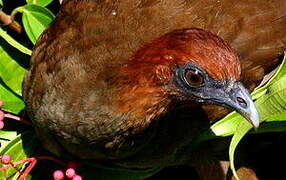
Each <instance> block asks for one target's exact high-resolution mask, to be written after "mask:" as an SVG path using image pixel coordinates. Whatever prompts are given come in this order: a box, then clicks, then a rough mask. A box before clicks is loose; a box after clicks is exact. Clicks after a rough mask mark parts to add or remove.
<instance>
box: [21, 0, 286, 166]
mask: <svg viewBox="0 0 286 180" xmlns="http://www.w3.org/2000/svg"><path fill="white" fill-rule="evenodd" d="M285 10H286V2H285V1H283V0H274V1H271V2H268V1H267V2H266V1H251V0H241V1H234V0H204V1H202V0H195V1H190V0H126V1H116V0H84V1H80V0H65V1H63V4H62V7H61V9H60V11H59V13H58V15H57V17H56V19H55V20H54V21H53V22H52V23H51V25H50V26H49V28H47V29H46V30H45V31H44V33H43V34H42V35H41V37H40V38H39V40H38V41H37V43H36V45H35V47H34V50H33V54H32V58H31V67H30V70H29V72H28V73H27V75H26V76H25V79H24V82H23V98H24V101H25V103H26V106H27V107H26V111H27V112H28V115H29V117H30V119H31V121H32V123H33V126H34V128H35V131H36V135H37V137H38V138H39V139H40V140H41V142H42V144H43V146H44V147H45V148H46V149H47V150H48V151H50V152H51V153H53V154H55V155H57V156H63V155H65V154H71V155H72V156H75V157H77V158H79V159H85V160H95V161H96V163H99V164H110V165H112V166H116V167H120V168H127V169H152V168H156V167H162V166H169V165H176V164H188V163H189V162H188V161H192V160H193V159H194V160H198V159H199V157H200V156H199V155H198V156H197V154H196V153H193V152H189V153H187V154H182V153H181V152H182V151H183V150H182V149H183V148H184V147H186V146H188V145H190V144H191V143H192V141H193V139H194V138H195V136H196V135H197V134H198V133H200V132H201V131H202V130H204V129H207V128H209V127H210V121H212V120H214V119H218V118H220V117H222V116H223V115H225V112H224V111H223V110H222V111H220V110H221V109H220V108H221V107H227V108H228V109H231V110H235V111H237V112H238V113H240V114H241V115H242V116H244V117H245V118H246V119H247V120H248V121H249V122H250V123H251V124H252V125H253V127H254V128H258V126H259V114H258V112H257V109H256V107H255V104H254V102H253V100H252V99H251V96H250V93H249V90H250V91H251V90H253V89H254V88H255V87H256V86H257V85H258V84H259V83H260V82H261V80H262V79H263V77H264V75H265V74H267V73H269V72H270V71H272V70H273V69H274V68H275V67H276V66H277V65H278V64H279V62H280V61H279V57H280V56H281V55H282V53H283V50H284V49H285V47H286V33H285V30H284V27H285V25H286V14H285V12H286V11H285ZM221 112H222V113H221ZM202 156H204V155H202ZM208 157H209V156H208ZM178 159H180V160H178ZM198 161H199V162H202V160H198Z"/></svg>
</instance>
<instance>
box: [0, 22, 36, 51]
mask: <svg viewBox="0 0 286 180" xmlns="http://www.w3.org/2000/svg"><path fill="white" fill-rule="evenodd" d="M0 36H1V37H2V38H3V39H5V41H7V42H8V43H9V44H10V45H11V46H13V47H14V48H16V49H18V50H19V51H21V52H22V53H24V54H27V55H31V54H32V51H31V50H30V49H28V48H26V47H25V46H23V45H22V44H20V43H18V42H17V41H16V40H15V39H13V38H12V37H11V36H9V35H8V34H7V33H6V32H5V31H4V30H3V29H2V28H0Z"/></svg>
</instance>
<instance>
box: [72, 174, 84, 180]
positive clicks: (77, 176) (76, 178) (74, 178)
mask: <svg viewBox="0 0 286 180" xmlns="http://www.w3.org/2000/svg"><path fill="white" fill-rule="evenodd" d="M72 180H82V177H81V176H80V175H75V176H74V177H73V178H72Z"/></svg>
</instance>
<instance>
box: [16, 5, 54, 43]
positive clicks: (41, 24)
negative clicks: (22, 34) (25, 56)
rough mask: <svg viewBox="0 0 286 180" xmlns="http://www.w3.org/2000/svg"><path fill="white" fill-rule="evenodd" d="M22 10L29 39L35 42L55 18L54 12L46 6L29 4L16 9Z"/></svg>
mask: <svg viewBox="0 0 286 180" xmlns="http://www.w3.org/2000/svg"><path fill="white" fill-rule="evenodd" d="M16 11H17V12H22V13H23V16H22V22H23V25H24V28H25V31H26V33H27V35H28V37H29V39H30V40H31V41H32V42H33V43H34V44H35V43H36V41H37V39H38V38H39V36H40V35H41V34H42V32H43V31H44V30H45V29H46V28H47V27H48V25H49V24H50V23H51V22H52V21H53V20H54V18H55V16H54V14H53V13H52V12H51V11H50V10H48V9H47V8H45V7H41V6H38V5H33V4H28V5H25V6H21V7H19V8H17V9H16Z"/></svg>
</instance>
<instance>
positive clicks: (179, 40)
mask: <svg viewBox="0 0 286 180" xmlns="http://www.w3.org/2000/svg"><path fill="white" fill-rule="evenodd" d="M128 67H129V68H131V69H133V70H134V71H133V77H134V78H137V81H138V82H140V81H141V83H145V85H144V86H146V88H147V87H148V86H149V87H150V86H157V87H162V89H163V90H164V92H166V94H167V95H168V96H169V97H171V98H172V99H176V100H179V101H190V102H192V103H194V104H201V103H203V104H217V105H221V106H226V107H228V108H231V109H233V110H235V111H237V112H238V113H240V114H241V115H242V116H244V117H245V118H246V119H247V120H248V121H250V122H251V123H252V125H253V126H254V127H255V128H257V127H258V126H259V115H258V112H257V109H256V107H255V104H254V102H253V101H252V99H251V96H250V94H249V92H248V90H247V89H246V88H245V87H244V86H243V85H242V83H241V82H240V81H239V78H240V74H241V69H240V61H239V58H238V56H237V54H236V53H235V51H234V50H233V49H232V48H231V47H230V45H229V44H227V43H226V42H225V41H223V40H222V39H221V38H220V37H218V36H216V35H214V34H212V33H210V32H208V31H205V30H202V29H197V28H190V29H183V30H175V31H172V32H170V33H168V34H166V35H164V36H162V37H160V38H158V39H156V40H154V41H153V42H151V43H150V44H148V45H146V46H145V47H144V48H141V49H140V50H139V51H138V52H137V53H136V55H135V56H134V58H133V60H132V61H130V63H129V65H128ZM140 79H141V80H140ZM150 84H151V85H150Z"/></svg>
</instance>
